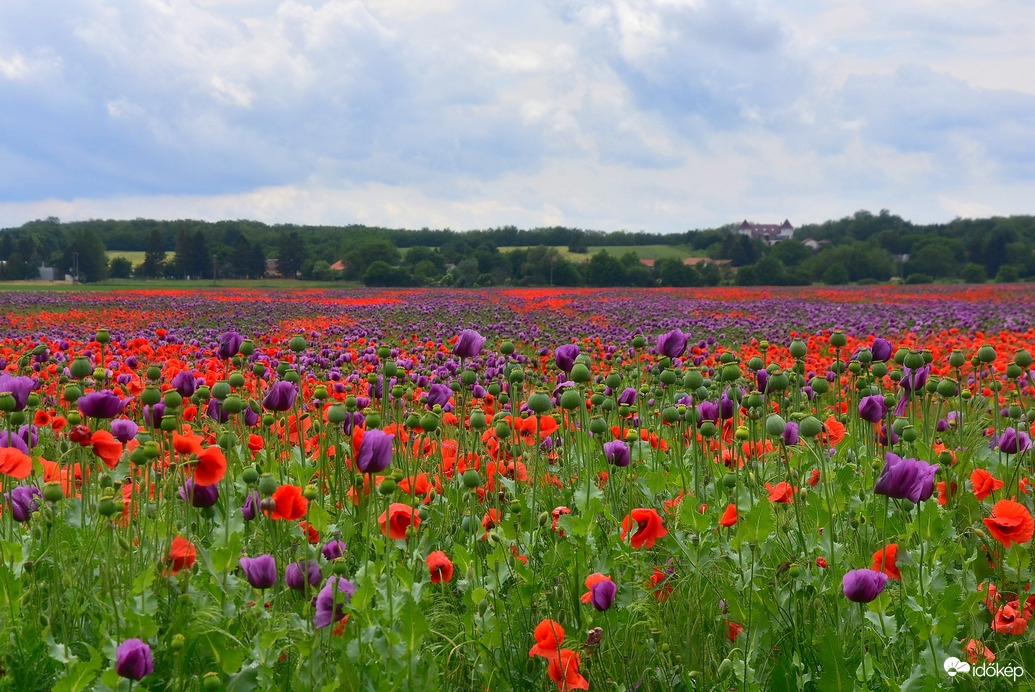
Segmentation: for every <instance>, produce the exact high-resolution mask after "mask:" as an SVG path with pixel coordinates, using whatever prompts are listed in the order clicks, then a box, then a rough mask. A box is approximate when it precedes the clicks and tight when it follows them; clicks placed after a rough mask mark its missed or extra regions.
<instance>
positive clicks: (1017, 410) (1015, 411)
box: [1010, 404, 1023, 420]
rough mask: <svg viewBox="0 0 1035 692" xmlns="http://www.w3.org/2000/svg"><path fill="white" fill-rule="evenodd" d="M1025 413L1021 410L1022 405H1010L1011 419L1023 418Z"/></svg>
mask: <svg viewBox="0 0 1035 692" xmlns="http://www.w3.org/2000/svg"><path fill="white" fill-rule="evenodd" d="M1022 413H1023V411H1022V410H1021V405H1020V404H1010V418H1013V419H1014V420H1018V419H1020V417H1021V414H1022Z"/></svg>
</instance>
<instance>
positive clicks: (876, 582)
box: [841, 569, 888, 603]
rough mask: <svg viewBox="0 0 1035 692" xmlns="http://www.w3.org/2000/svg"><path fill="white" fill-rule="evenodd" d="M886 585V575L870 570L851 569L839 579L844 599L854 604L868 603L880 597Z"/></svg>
mask: <svg viewBox="0 0 1035 692" xmlns="http://www.w3.org/2000/svg"><path fill="white" fill-rule="evenodd" d="M887 583H888V575H886V574H884V573H883V572H877V571H875V570H872V569H853V570H852V571H850V572H848V573H847V574H845V576H844V578H842V579H841V589H842V591H844V594H845V598H847V599H848V600H849V601H854V602H855V603H869V602H870V601H872V600H873V599H875V598H877V596H880V595H881V593H882V592H883V591H884V586H885V585H886V584H887Z"/></svg>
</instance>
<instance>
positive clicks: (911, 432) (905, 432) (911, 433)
mask: <svg viewBox="0 0 1035 692" xmlns="http://www.w3.org/2000/svg"><path fill="white" fill-rule="evenodd" d="M918 436H919V435H918V434H917V432H916V428H915V427H914V426H912V425H907V426H905V427H904V428H902V439H903V440H905V441H906V442H916V438H917V437H918Z"/></svg>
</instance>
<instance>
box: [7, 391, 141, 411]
mask: <svg viewBox="0 0 1035 692" xmlns="http://www.w3.org/2000/svg"><path fill="white" fill-rule="evenodd" d="M144 391H145V392H146V391H147V390H146V389H145V390H144ZM154 391H158V390H154ZM82 396H83V390H82V389H80V388H79V387H78V385H74V384H70V385H66V386H65V391H64V393H63V394H62V395H61V398H62V399H64V400H65V401H67V402H69V403H74V402H76V401H78V400H79V399H80V398H81V397H82ZM14 407H15V401H14V395H13V394H11V393H10V392H3V393H2V394H0V411H13V410H14Z"/></svg>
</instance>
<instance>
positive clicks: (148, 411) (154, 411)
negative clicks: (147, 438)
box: [144, 401, 165, 428]
mask: <svg viewBox="0 0 1035 692" xmlns="http://www.w3.org/2000/svg"><path fill="white" fill-rule="evenodd" d="M164 415H165V402H164V401H159V402H158V403H157V404H155V405H154V406H145V407H144V422H145V423H147V424H148V425H150V426H151V427H152V428H157V427H158V425H159V423H161V422H162V416H164Z"/></svg>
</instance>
